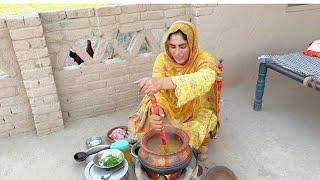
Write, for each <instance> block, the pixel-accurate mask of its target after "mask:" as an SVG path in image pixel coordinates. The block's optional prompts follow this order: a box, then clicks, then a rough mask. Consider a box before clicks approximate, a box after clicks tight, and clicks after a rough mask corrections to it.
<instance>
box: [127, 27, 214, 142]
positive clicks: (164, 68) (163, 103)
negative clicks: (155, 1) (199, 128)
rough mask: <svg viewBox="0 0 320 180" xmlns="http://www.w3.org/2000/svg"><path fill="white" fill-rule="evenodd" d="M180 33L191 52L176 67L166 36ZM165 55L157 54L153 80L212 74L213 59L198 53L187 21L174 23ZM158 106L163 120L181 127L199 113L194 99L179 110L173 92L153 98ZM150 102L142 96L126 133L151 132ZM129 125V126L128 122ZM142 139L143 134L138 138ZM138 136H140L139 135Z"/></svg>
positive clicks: (160, 92) (166, 44)
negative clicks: (200, 72) (201, 71)
mask: <svg viewBox="0 0 320 180" xmlns="http://www.w3.org/2000/svg"><path fill="white" fill-rule="evenodd" d="M178 30H181V31H182V32H183V33H184V34H186V35H187V41H188V46H189V49H190V54H189V59H188V62H187V63H186V64H185V65H179V64H177V63H176V62H175V61H174V59H173V57H172V56H171V54H170V53H169V47H168V36H169V35H170V34H171V33H175V32H177V31H178ZM164 47H165V51H164V52H162V53H160V54H159V55H158V57H157V59H156V61H155V64H154V67H153V74H152V76H153V77H171V76H178V75H183V74H189V73H194V72H196V71H198V70H199V69H201V68H203V67H209V68H211V69H213V70H215V60H214V58H213V57H212V56H211V55H209V54H208V53H206V52H205V51H202V50H200V49H199V43H198V37H197V32H196V29H195V27H194V25H193V24H192V23H190V22H186V21H177V22H175V23H173V24H172V25H171V26H170V28H169V29H168V31H167V32H166V34H165V36H164ZM155 97H156V99H157V102H158V106H160V107H161V108H163V110H164V111H165V113H166V117H167V119H168V120H169V121H171V122H173V123H183V122H186V121H189V120H192V118H193V117H195V116H196V115H197V112H198V110H199V102H200V98H199V97H197V98H194V99H193V100H192V101H189V102H188V103H186V104H184V105H182V106H181V107H178V106H177V104H176V102H177V98H176V95H175V90H161V91H159V92H158V93H156V94H155ZM150 107H151V103H150V99H149V96H147V95H146V96H145V97H144V98H143V100H142V101H141V103H140V105H139V107H138V111H137V113H135V114H134V115H133V116H131V117H130V118H131V119H130V120H129V130H131V131H133V132H135V133H136V134H139V132H141V133H143V132H145V131H147V130H149V129H150V123H149V122H148V121H147V120H148V118H149V116H150ZM130 121H131V122H130ZM141 135H142V134H141ZM138 136H139V135H138Z"/></svg>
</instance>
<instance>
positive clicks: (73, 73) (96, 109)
mask: <svg viewBox="0 0 320 180" xmlns="http://www.w3.org/2000/svg"><path fill="white" fill-rule="evenodd" d="M199 8H200V9H199ZM201 8H202V9H201ZM203 8H205V11H203ZM213 8H214V6H209V7H208V6H206V7H202V6H199V7H198V6H193V5H192V6H191V5H165V4H163V5H122V6H108V7H100V8H88V9H77V10H66V11H57V12H48V13H36V14H30V15H26V16H19V15H15V16H7V17H5V18H2V19H0V37H1V40H0V41H1V43H0V55H1V57H0V60H1V61H0V70H1V71H3V72H4V73H5V74H7V75H8V76H6V77H3V78H2V79H0V117H1V119H0V137H3V136H5V137H6V136H10V135H13V134H17V133H21V132H28V131H34V130H35V131H36V133H37V134H38V135H44V134H48V133H51V132H54V131H57V130H60V129H62V128H63V127H64V122H66V121H72V120H78V119H83V118H88V117H93V116H97V115H101V114H106V113H109V112H112V111H118V110H121V109H123V108H127V107H132V106H136V105H137V104H138V103H139V101H140V100H141V98H142V97H143V94H139V93H138V91H137V88H136V87H135V85H134V84H133V82H134V81H136V80H138V79H139V78H142V77H145V76H150V75H151V71H152V66H153V63H154V60H155V57H156V55H157V54H158V53H159V52H160V51H161V49H162V47H161V44H159V41H160V40H161V38H162V37H159V35H156V34H155V33H154V32H153V31H154V30H156V29H158V30H163V31H165V29H166V28H167V27H169V26H170V24H171V23H173V22H174V21H176V20H187V21H190V20H191V18H192V17H193V16H202V15H208V14H210V13H212V9H213ZM210 9H211V10H210ZM128 32H130V33H132V32H133V33H134V36H133V38H132V41H131V43H130V44H129V47H128V48H127V49H125V48H124V47H122V45H121V44H119V41H118V35H119V34H125V33H128ZM161 36H162V35H161ZM92 37H96V38H97V39H98V40H97V45H96V47H95V49H94V51H95V53H94V56H93V57H91V56H89V55H88V54H87V53H86V51H85V48H84V47H81V46H79V44H78V43H77V42H78V40H79V39H92ZM143 43H146V44H147V46H148V48H149V51H148V53H144V54H141V53H140V51H139V49H140V47H141V46H142V45H143ZM108 44H109V45H110V46H111V47H112V49H113V53H114V54H115V56H114V57H112V58H110V59H107V60H106V59H105V57H103V54H104V51H105V49H106V47H107V45H108ZM70 50H72V51H74V52H76V53H77V54H78V55H79V56H80V57H81V59H83V61H84V63H83V64H81V65H80V66H79V65H77V64H75V63H74V62H72V61H71V60H70V57H69V51H70ZM66 64H69V65H70V64H71V65H72V66H66Z"/></svg>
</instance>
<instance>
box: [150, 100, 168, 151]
mask: <svg viewBox="0 0 320 180" xmlns="http://www.w3.org/2000/svg"><path fill="white" fill-rule="evenodd" d="M149 96H150V100H151V105H152V108H153V113H154V114H156V115H158V116H159V115H160V113H159V107H158V104H157V100H156V97H155V96H154V95H149ZM160 137H161V142H162V145H163V149H164V151H165V152H166V153H168V152H169V149H168V145H167V137H166V134H165V133H164V130H163V128H162V129H161V131H160Z"/></svg>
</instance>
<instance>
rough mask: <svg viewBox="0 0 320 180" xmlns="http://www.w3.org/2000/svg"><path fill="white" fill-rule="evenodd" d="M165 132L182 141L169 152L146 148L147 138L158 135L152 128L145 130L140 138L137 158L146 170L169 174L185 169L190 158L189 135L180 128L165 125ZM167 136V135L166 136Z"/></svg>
mask: <svg viewBox="0 0 320 180" xmlns="http://www.w3.org/2000/svg"><path fill="white" fill-rule="evenodd" d="M165 132H166V134H167V135H168V136H175V137H176V138H179V139H180V140H181V142H182V146H181V147H180V148H178V150H176V151H174V152H171V153H157V152H154V151H151V150H150V149H148V148H147V143H148V140H150V139H151V138H152V137H154V136H158V137H159V138H160V136H159V133H156V132H155V131H154V130H153V129H152V130H150V131H149V132H147V133H146V134H145V135H144V136H143V137H142V139H141V147H140V150H139V153H138V158H139V161H140V163H141V165H142V166H143V167H144V168H145V169H146V171H151V172H154V173H157V174H160V175H165V174H171V173H174V172H178V171H181V170H183V169H185V168H186V167H187V166H188V165H189V163H190V161H191V158H192V151H191V148H190V146H189V137H188V135H187V134H186V133H185V132H184V131H183V130H181V129H178V128H174V127H166V128H165ZM168 136H167V137H168Z"/></svg>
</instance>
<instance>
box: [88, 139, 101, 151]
mask: <svg viewBox="0 0 320 180" xmlns="http://www.w3.org/2000/svg"><path fill="white" fill-rule="evenodd" d="M101 144H102V137H100V136H94V137H90V138H88V139H87V140H86V145H87V148H88V149H90V148H92V147H95V146H98V145H101Z"/></svg>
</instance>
